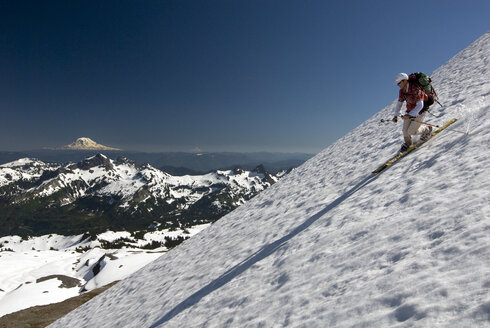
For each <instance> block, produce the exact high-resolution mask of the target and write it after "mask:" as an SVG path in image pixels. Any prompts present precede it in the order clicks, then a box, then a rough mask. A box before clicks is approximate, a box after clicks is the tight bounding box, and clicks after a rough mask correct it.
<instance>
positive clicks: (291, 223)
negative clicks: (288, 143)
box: [51, 33, 490, 327]
mask: <svg viewBox="0 0 490 328" xmlns="http://www.w3.org/2000/svg"><path fill="white" fill-rule="evenodd" d="M489 54H490V33H486V34H485V35H484V36H482V37H481V38H480V39H479V40H477V41H475V42H474V43H473V44H472V45H470V46H469V47H468V48H467V49H465V50H463V51H462V52H461V53H459V54H458V55H456V56H455V57H454V58H453V59H451V60H450V61H448V62H447V63H446V64H445V65H443V66H441V67H440V68H439V69H438V70H436V71H435V72H434V73H433V74H432V79H433V81H434V86H435V88H436V90H437V91H438V94H439V98H440V100H441V102H442V103H443V104H444V108H440V107H439V106H438V105H437V104H436V105H434V106H433V107H432V112H433V114H435V115H436V116H439V118H438V119H435V118H433V117H430V116H427V117H426V119H427V120H430V121H433V122H435V123H436V124H444V123H445V122H446V121H448V120H449V119H451V118H453V117H456V118H458V121H457V122H456V123H455V124H453V126H451V128H448V129H447V130H445V131H443V132H442V133H441V134H439V135H438V136H437V137H435V138H434V139H432V140H431V141H430V142H428V143H427V144H425V145H424V146H422V147H420V148H419V149H417V150H416V151H415V152H413V153H412V154H410V155H409V156H407V157H406V158H404V159H402V160H401V161H399V162H397V163H396V164H395V165H393V166H392V167H389V168H388V169H387V170H385V171H383V172H382V173H381V174H379V175H377V176H374V175H372V174H370V172H371V171H372V170H373V169H375V168H376V167H377V166H378V165H379V164H381V163H382V161H383V160H384V159H388V158H389V157H390V156H392V155H393V153H394V152H395V151H397V149H398V148H399V145H400V144H401V142H402V138H401V131H400V130H401V127H400V124H398V125H396V124H384V125H381V124H380V123H379V122H380V119H386V118H390V117H391V116H392V111H393V106H394V103H393V104H391V105H389V106H387V107H386V108H384V109H383V110H382V111H380V112H379V113H377V114H376V115H374V116H373V117H372V118H371V119H369V120H367V121H366V122H365V123H363V124H361V125H360V126H359V127H358V128H356V129H355V130H353V131H352V132H350V133H349V134H347V135H346V136H344V137H343V138H341V139H340V140H338V141H337V142H336V143H335V144H333V145H331V146H330V147H328V148H326V149H325V150H324V151H322V152H321V153H320V154H318V155H317V156H316V157H314V158H312V159H311V160H309V161H308V162H306V163H305V164H304V165H302V166H301V167H299V168H297V169H296V170H294V171H293V172H291V173H290V174H289V175H287V176H286V177H284V178H283V179H282V180H281V181H280V182H279V183H277V184H275V185H273V186H272V187H270V188H269V189H267V190H265V191H264V192H262V193H261V194H259V195H258V196H256V197H255V198H253V199H252V200H251V201H249V202H248V203H247V204H246V205H244V206H242V207H239V208H238V209H236V210H235V211H233V212H232V213H230V214H229V215H227V216H225V217H224V218H222V219H221V220H220V221H218V222H216V223H215V224H213V225H212V226H210V227H209V228H208V229H206V230H205V231H203V232H202V233H200V234H199V235H197V236H195V237H193V238H191V239H190V240H188V241H186V242H184V243H183V244H182V245H180V246H179V247H177V248H176V249H174V250H172V251H170V252H169V253H168V254H166V255H165V256H162V257H160V258H159V259H158V260H156V261H154V262H152V263H151V264H149V265H147V266H146V267H144V268H143V269H142V270H140V271H138V272H137V273H135V274H134V275H132V276H131V277H129V278H128V279H125V280H123V281H122V282H120V283H119V284H118V285H116V286H115V287H113V288H111V289H110V290H108V291H106V292H105V293H103V294H101V295H99V296H98V297H96V298H94V299H93V300H91V301H90V302H88V303H86V304H85V305H83V306H81V307H79V308H78V309H76V310H75V311H73V312H72V313H70V314H69V315H67V316H66V317H64V318H62V319H60V320H59V321H57V322H55V323H54V324H53V325H52V326H51V327H66V326H68V325H69V326H70V327H89V326H94V327H116V326H117V327H484V326H487V327H488V326H490V293H489V291H490V247H489V245H490V223H489V213H490V199H489V198H490V197H489V190H490V169H489V168H488V164H489V154H490V153H489V150H488V145H489V136H490V133H489V132H488V131H490V123H489V122H490V114H489V112H490V99H489V97H490V83H489V82H488V76H489V62H488V55H489ZM392 92H393V93H394V94H395V93H396V90H395V89H394V90H393V91H392ZM455 130H461V131H469V132H470V133H469V134H468V135H467V134H463V133H458V132H455ZM359 145H362V147H359Z"/></svg>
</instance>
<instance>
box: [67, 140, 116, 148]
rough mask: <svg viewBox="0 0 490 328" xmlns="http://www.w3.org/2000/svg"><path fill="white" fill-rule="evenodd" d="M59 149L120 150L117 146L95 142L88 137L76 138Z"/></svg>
mask: <svg viewBox="0 0 490 328" xmlns="http://www.w3.org/2000/svg"><path fill="white" fill-rule="evenodd" d="M61 149H73V150H120V149H119V148H112V147H108V146H104V145H101V144H98V143H96V142H95V141H93V140H92V139H90V138H85V137H82V138H78V139H77V140H76V141H75V142H73V143H71V144H69V145H66V146H63V147H61Z"/></svg>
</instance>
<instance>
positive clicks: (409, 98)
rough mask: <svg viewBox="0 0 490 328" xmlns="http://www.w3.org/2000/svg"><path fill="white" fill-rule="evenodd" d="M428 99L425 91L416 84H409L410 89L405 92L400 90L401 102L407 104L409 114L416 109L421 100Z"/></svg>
mask: <svg viewBox="0 0 490 328" xmlns="http://www.w3.org/2000/svg"><path fill="white" fill-rule="evenodd" d="M425 98H426V95H425V91H424V90H422V89H421V88H420V87H419V86H418V85H416V84H414V83H408V88H407V90H406V91H405V90H404V89H400V92H399V94H398V101H399V102H404V101H406V102H407V113H408V112H409V111H411V110H412V109H414V108H415V106H416V105H417V102H418V101H419V100H422V101H424V100H425Z"/></svg>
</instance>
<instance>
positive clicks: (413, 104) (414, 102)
mask: <svg viewBox="0 0 490 328" xmlns="http://www.w3.org/2000/svg"><path fill="white" fill-rule="evenodd" d="M395 83H396V85H398V87H400V91H399V93H398V102H397V103H396V106H395V113H394V115H395V116H394V117H393V119H392V121H393V122H394V123H396V122H398V116H399V115H400V110H401V108H402V105H403V103H404V102H406V103H407V104H406V107H407V111H406V113H405V114H404V115H402V119H403V128H402V132H403V139H404V141H405V142H404V144H403V145H402V146H401V148H400V152H405V151H406V150H407V149H408V147H410V146H411V145H412V143H413V141H412V136H414V135H420V141H421V142H424V141H427V140H428V139H429V137H430V134H431V132H432V127H431V126H425V125H424V126H422V124H421V123H419V122H422V121H423V119H424V116H425V111H426V110H427V109H428V106H430V105H431V104H429V103H428V104H426V106H424V99H427V95H426V94H425V91H424V90H423V89H422V88H420V87H419V86H418V85H416V84H415V83H410V82H409V79H408V75H407V74H406V73H399V74H397V76H396V79H395ZM417 121H419V122H417Z"/></svg>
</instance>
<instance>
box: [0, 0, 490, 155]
mask: <svg viewBox="0 0 490 328" xmlns="http://www.w3.org/2000/svg"><path fill="white" fill-rule="evenodd" d="M489 27H490V1H487V0H485V1H473V0H470V1H459V0H458V1H456V0H446V1H442V0H441V1H435V0H434V1H427V0H426V1H394V0H387V1H326V0H318V1H309V0H297V1H289V0H283V1H273V0H222V1H214V0H206V1H204V0H203V1H186V0H176V1H136V0H134V1H101V0H100V1H21V0H16V1H1V2H0V111H1V114H0V115H1V129H0V150H27V149H35V148H42V147H58V146H61V145H64V144H68V143H71V142H73V141H74V140H75V139H76V138H78V137H89V138H92V139H94V140H95V141H97V142H99V143H102V144H105V145H109V146H114V147H119V148H123V149H127V150H142V151H175V150H178V151H190V150H191V149H193V148H196V147H198V148H200V149H202V150H203V151H258V150H264V151H291V152H292V151H300V152H317V151H319V150H321V149H323V148H325V147H326V146H328V145H329V144H330V143H332V142H333V141H335V140H336V139H338V138H340V137H341V136H343V135H344V134H345V133H347V132H348V131H350V130H352V129H353V128H355V127H356V126H357V125H359V124H360V123H361V122H363V121H365V120H366V119H367V118H369V117H370V116H372V115H373V114H374V113H376V112H378V111H379V110H381V109H382V108H383V107H385V106H386V105H388V104H389V103H391V102H392V101H393V100H394V99H395V98H396V95H397V88H396V86H395V85H394V84H393V80H394V77H395V75H396V74H397V73H398V72H400V71H405V72H412V71H426V72H428V73H430V72H432V71H433V70H435V69H436V68H438V67H439V66H441V65H442V64H444V63H445V62H446V61H447V60H449V59H450V58H451V57H453V56H454V55H455V54H456V53H458V52H459V51H461V50H462V49H464V48H465V47H466V46H468V45H469V44H470V43H471V42H473V41H474V40H476V39H477V38H478V37H480V36H481V35H483V34H484V33H485V32H487V31H488V30H489ZM359 146H360V147H362V145H359Z"/></svg>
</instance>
